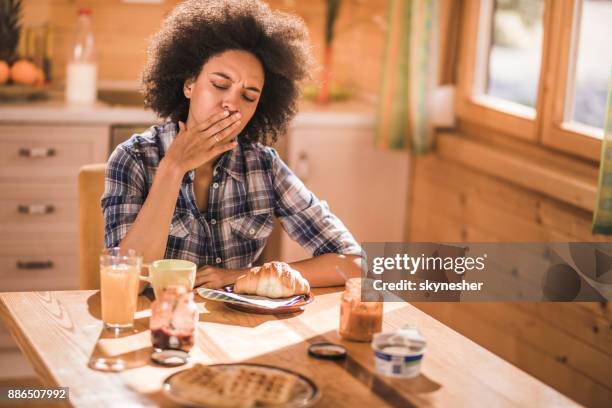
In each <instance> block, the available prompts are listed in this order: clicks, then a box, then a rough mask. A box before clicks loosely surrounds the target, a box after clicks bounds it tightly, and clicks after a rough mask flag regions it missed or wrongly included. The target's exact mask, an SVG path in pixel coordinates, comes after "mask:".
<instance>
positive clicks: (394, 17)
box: [375, 0, 438, 154]
mask: <svg viewBox="0 0 612 408" xmlns="http://www.w3.org/2000/svg"><path fill="white" fill-rule="evenodd" d="M437 16H438V0H390V1H389V5H388V10H387V36H386V45H385V55H384V64H383V70H382V73H381V74H382V83H381V88H380V95H379V102H378V112H377V125H376V136H375V144H376V146H378V147H380V148H386V149H412V150H413V151H414V152H415V153H417V154H423V153H427V152H428V151H430V150H431V149H432V147H433V132H432V131H431V125H430V123H429V120H428V98H429V96H430V95H431V90H432V88H433V86H434V85H435V78H436V68H437V67H436V65H437V54H438V49H437V29H438V17H437Z"/></svg>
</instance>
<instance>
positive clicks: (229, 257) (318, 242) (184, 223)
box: [102, 122, 361, 268]
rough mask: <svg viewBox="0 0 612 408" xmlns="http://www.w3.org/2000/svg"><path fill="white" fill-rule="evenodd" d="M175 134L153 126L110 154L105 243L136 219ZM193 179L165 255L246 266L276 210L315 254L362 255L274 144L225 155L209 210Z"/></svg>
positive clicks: (115, 241)
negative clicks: (200, 200)
mask: <svg viewBox="0 0 612 408" xmlns="http://www.w3.org/2000/svg"><path fill="white" fill-rule="evenodd" d="M176 134H177V126H176V124H174V123H170V122H168V123H166V124H163V125H157V126H153V127H151V128H150V129H148V130H147V131H146V132H144V133H142V134H136V135H134V136H132V137H131V138H130V139H129V140H127V141H126V142H124V143H122V144H121V145H119V146H117V148H116V149H115V151H114V152H113V154H112V155H111V157H110V159H109V161H108V164H107V169H106V181H105V191H104V195H103V196H102V209H103V213H104V220H105V236H104V242H105V245H106V247H107V248H110V247H114V246H117V245H119V243H120V242H121V240H122V239H123V237H125V235H126V233H127V231H128V229H129V228H130V226H131V225H132V223H133V222H134V220H135V219H136V216H137V214H138V212H139V211H140V208H141V207H142V205H143V203H144V201H145V199H146V197H147V194H148V192H149V190H150V189H151V185H152V183H153V178H154V177H155V172H156V170H157V168H158V166H159V163H160V161H161V159H162V158H163V157H164V153H165V152H166V151H167V149H168V147H169V146H170V143H172V141H173V140H174V137H175V136H176ZM193 179H194V171H190V172H188V173H187V174H185V177H184V178H183V182H182V185H181V189H180V194H179V196H178V197H177V201H176V209H175V211H174V216H173V218H172V224H171V225H170V231H169V235H168V244H167V246H166V253H165V255H164V257H165V258H173V259H186V260H190V261H192V262H195V263H196V264H197V265H198V267H202V266H204V265H215V266H218V267H222V268H245V267H249V266H251V264H252V263H253V262H254V261H255V260H256V259H257V257H258V256H259V255H260V254H261V252H262V250H263V248H264V245H265V243H266V240H267V238H268V236H269V235H270V233H271V232H272V227H273V219H272V216H273V215H275V216H276V217H278V219H279V220H280V222H281V225H282V226H283V228H284V229H285V231H287V233H288V234H289V236H290V237H291V238H292V239H294V240H295V241H297V242H298V243H299V244H300V245H301V246H302V247H304V248H305V249H306V250H308V251H309V252H310V253H312V254H313V256H318V255H322V254H325V253H339V254H346V255H349V254H350V255H361V248H360V246H359V244H357V242H356V241H355V239H354V238H353V236H352V235H351V233H350V232H349V231H348V230H347V229H346V227H345V226H344V224H343V223H342V222H341V221H340V220H339V219H338V218H337V217H336V216H335V215H334V214H332V213H331V212H330V210H329V207H328V206H327V203H325V201H320V200H319V199H318V198H317V197H315V195H314V194H313V193H311V192H310V191H309V190H308V189H307V188H306V187H305V186H304V184H303V183H302V182H301V181H300V180H299V179H298V178H297V177H296V176H295V175H294V174H293V172H292V171H291V170H290V169H289V168H288V167H287V165H286V164H285V163H284V162H283V161H282V160H281V159H280V157H279V156H278V153H277V152H276V150H274V149H273V148H270V147H266V146H263V145H261V144H239V145H238V147H236V148H235V149H233V150H231V151H229V152H227V153H225V154H224V155H223V156H221V158H220V159H219V160H218V162H217V164H216V165H215V168H214V173H213V180H212V182H211V184H210V186H209V193H208V208H207V210H206V212H205V213H200V210H199V209H198V207H197V205H196V200H195V194H194V183H193Z"/></svg>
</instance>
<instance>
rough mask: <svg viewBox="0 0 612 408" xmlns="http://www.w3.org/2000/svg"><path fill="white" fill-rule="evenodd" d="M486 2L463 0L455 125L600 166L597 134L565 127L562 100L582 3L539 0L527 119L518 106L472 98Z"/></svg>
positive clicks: (575, 125)
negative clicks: (535, 71)
mask: <svg viewBox="0 0 612 408" xmlns="http://www.w3.org/2000/svg"><path fill="white" fill-rule="evenodd" d="M485 1H486V2H490V3H492V1H493V0H464V1H463V5H462V6H463V7H462V27H461V30H460V36H459V40H460V51H459V61H458V80H457V96H456V101H455V103H456V112H457V117H458V119H459V121H460V123H461V122H468V123H469V125H470V126H477V127H482V128H484V129H488V130H489V131H494V132H496V133H498V134H503V135H506V136H510V137H512V138H515V139H518V140H522V141H526V142H530V143H534V144H539V145H542V146H545V147H547V148H551V149H554V150H558V151H561V152H564V153H568V154H571V155H575V156H578V157H580V158H583V159H587V160H591V161H599V156H600V150H601V139H600V138H594V137H592V136H593V135H596V132H595V130H596V129H594V128H590V127H588V126H586V125H584V126H582V125H580V124H574V123H566V122H564V118H565V109H566V95H567V94H568V89H569V85H571V84H568V83H567V80H568V79H569V78H570V72H569V68H570V58H572V56H573V55H575V50H574V48H575V45H574V44H573V39H574V34H573V31H574V27H575V21H578V20H576V19H577V18H578V17H579V16H577V13H576V11H577V10H579V7H581V5H582V0H563V1H555V0H544V12H543V21H542V24H543V34H542V47H541V61H540V75H539V80H538V90H537V100H536V104H535V107H534V109H535V113H531V114H530V115H529V114H525V113H522V112H521V109H517V106H519V105H518V104H514V103H512V102H510V101H500V100H498V99H496V98H494V97H488V96H484V97H483V96H481V95H477V94H475V81H476V80H477V77H478V72H477V69H478V68H479V62H480V61H477V59H478V58H479V55H478V52H479V49H482V48H483V44H479V41H483V40H482V39H479V31H480V27H481V22H480V18H481V17H480V16H481V4H482V3H483V2H485ZM481 58H482V57H481ZM482 66H483V65H482V64H480V67H482ZM481 77H482V76H481ZM556 84H561V85H562V86H556ZM525 109H530V108H525ZM601 133H602V134H603V131H602V132H601Z"/></svg>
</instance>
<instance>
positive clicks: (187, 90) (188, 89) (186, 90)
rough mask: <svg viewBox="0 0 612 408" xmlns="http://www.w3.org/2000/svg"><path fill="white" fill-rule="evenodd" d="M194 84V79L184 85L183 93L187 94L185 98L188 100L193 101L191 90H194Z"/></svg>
mask: <svg viewBox="0 0 612 408" xmlns="http://www.w3.org/2000/svg"><path fill="white" fill-rule="evenodd" d="M193 82H194V81H193V79H188V80H186V81H185V84H184V85H183V93H184V94H185V98H187V99H191V88H193Z"/></svg>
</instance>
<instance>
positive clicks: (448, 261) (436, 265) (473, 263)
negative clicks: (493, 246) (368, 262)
mask: <svg viewBox="0 0 612 408" xmlns="http://www.w3.org/2000/svg"><path fill="white" fill-rule="evenodd" d="M486 257H487V254H484V255H483V256H479V257H471V256H464V257H461V256H459V257H450V256H449V257H440V256H425V254H421V256H417V257H415V256H410V255H408V254H403V255H402V254H396V255H395V256H394V257H376V258H374V259H373V260H372V272H373V273H374V274H376V275H380V274H382V273H384V272H385V271H390V270H404V271H407V272H409V273H410V274H411V275H414V274H415V273H417V272H418V271H419V270H421V271H425V272H426V271H442V270H446V271H451V270H452V271H454V272H455V273H456V274H457V275H463V274H464V273H465V272H469V271H473V270H477V271H483V270H484V269H485V263H484V261H485V259H486Z"/></svg>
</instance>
